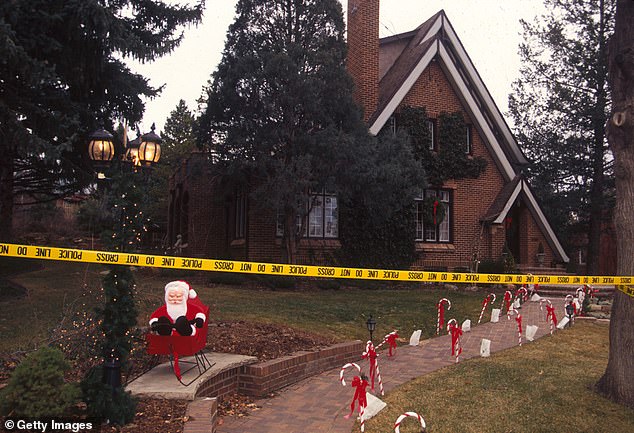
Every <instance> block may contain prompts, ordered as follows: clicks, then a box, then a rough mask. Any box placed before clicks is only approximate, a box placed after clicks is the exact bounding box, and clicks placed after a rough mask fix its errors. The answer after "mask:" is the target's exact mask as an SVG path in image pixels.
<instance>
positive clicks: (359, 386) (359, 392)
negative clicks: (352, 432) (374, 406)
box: [344, 374, 368, 431]
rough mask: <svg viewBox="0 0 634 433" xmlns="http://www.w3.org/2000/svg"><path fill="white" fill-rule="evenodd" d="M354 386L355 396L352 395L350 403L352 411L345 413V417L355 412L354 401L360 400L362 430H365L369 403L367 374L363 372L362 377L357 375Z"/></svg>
mask: <svg viewBox="0 0 634 433" xmlns="http://www.w3.org/2000/svg"><path fill="white" fill-rule="evenodd" d="M352 387H353V388H354V396H353V397H352V402H351V403H350V413H349V414H348V415H345V416H344V418H345V419H348V418H350V417H351V416H352V414H353V413H354V406H355V404H354V402H355V401H358V402H359V419H360V420H361V431H364V430H365V419H364V418H363V415H364V412H365V408H366V406H367V405H368V399H367V397H366V391H365V389H366V388H367V387H368V378H367V376H366V375H365V374H362V375H361V377H359V376H355V377H354V378H353V379H352Z"/></svg>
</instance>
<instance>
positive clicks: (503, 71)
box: [131, 0, 545, 133]
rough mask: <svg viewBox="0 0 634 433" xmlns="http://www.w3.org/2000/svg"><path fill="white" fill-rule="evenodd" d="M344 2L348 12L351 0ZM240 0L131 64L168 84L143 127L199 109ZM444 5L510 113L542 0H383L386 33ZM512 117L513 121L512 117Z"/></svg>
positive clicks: (209, 9) (219, 4)
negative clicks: (529, 26)
mask: <svg viewBox="0 0 634 433" xmlns="http://www.w3.org/2000/svg"><path fill="white" fill-rule="evenodd" d="M190 1H191V0H190ZM177 2H178V1H177ZM340 2H341V4H342V7H343V10H344V17H345V11H346V6H347V2H348V0H340ZM181 3H187V2H186V1H181ZM236 3H237V0H206V9H205V12H204V17H203V21H202V23H201V24H199V25H198V26H197V27H188V28H185V29H184V32H185V37H184V39H183V41H182V43H181V44H180V46H179V47H178V48H176V49H175V50H174V51H173V52H172V53H171V54H170V55H168V56H165V57H163V58H161V59H158V60H156V61H154V62H151V63H146V64H138V63H132V64H131V69H132V70H133V71H135V72H137V73H140V74H142V75H143V76H145V77H147V78H149V80H150V84H152V85H153V86H155V87H159V86H164V89H163V91H162V93H161V95H160V96H158V97H157V98H155V99H153V100H148V101H146V111H145V115H144V117H143V121H142V122H141V124H140V125H139V126H140V128H141V133H145V132H148V131H149V130H150V126H151V125H152V123H156V130H157V132H160V131H162V130H163V126H164V124H165V120H166V119H167V118H168V117H169V115H170V113H171V112H172V111H173V110H174V109H175V108H176V106H177V104H178V102H179V101H180V100H181V99H183V100H184V101H185V102H186V103H187V106H188V107H189V109H190V110H192V111H194V112H197V110H198V104H197V100H198V99H199V98H200V96H201V95H202V93H203V88H204V86H205V85H206V84H207V82H208V81H209V79H210V77H211V74H212V73H213V71H215V69H216V67H217V65H218V63H219V62H220V60H221V58H222V50H223V48H224V45H225V39H226V33H227V30H228V27H229V25H230V24H231V23H232V22H233V21H234V18H235V5H236ZM441 9H444V11H445V13H446V14H447V17H448V18H449V21H450V22H451V24H452V25H453V28H454V30H455V31H456V33H457V35H458V37H459V38H460V40H461V42H462V44H463V45H464V47H465V49H466V51H467V53H468V54H469V57H470V58H471V61H472V62H473V64H474V65H475V67H476V69H477V70H478V72H479V73H480V77H481V78H482V80H483V81H484V84H485V85H486V86H487V88H488V90H489V92H490V93H491V95H492V97H493V100H494V101H495V102H496V104H497V105H498V107H499V108H500V111H502V113H505V112H506V111H507V100H508V95H509V93H510V92H511V83H512V82H513V81H514V80H515V79H517V78H518V77H519V67H520V60H519V54H518V47H519V44H520V42H521V26H520V19H524V20H526V21H528V22H533V21H534V20H535V19H536V18H537V17H538V16H539V15H541V14H543V13H544V12H545V9H544V6H543V2H542V0H381V9H380V36H381V37H385V36H390V35H394V34H398V33H403V32H407V31H410V30H413V29H415V28H416V27H417V26H418V25H420V24H421V23H423V22H424V21H426V20H427V19H428V18H429V17H431V16H432V15H433V14H435V13H436V12H438V11H439V10H441ZM507 122H509V124H510V121H509V119H508V118H507Z"/></svg>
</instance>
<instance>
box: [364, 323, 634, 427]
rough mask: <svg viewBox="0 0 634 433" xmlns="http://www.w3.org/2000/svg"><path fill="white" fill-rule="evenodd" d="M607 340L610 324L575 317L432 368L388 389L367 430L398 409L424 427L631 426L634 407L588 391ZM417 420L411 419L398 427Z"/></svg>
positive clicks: (603, 361)
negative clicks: (544, 332)
mask: <svg viewBox="0 0 634 433" xmlns="http://www.w3.org/2000/svg"><path fill="white" fill-rule="evenodd" d="M608 341H609V340H608V325H607V324H602V323H595V322H584V321H581V320H578V321H577V322H576V324H575V326H573V327H572V328H570V329H566V330H565V331H564V332H557V333H556V334H555V335H554V336H553V337H544V338H541V339H539V340H537V341H535V342H534V343H530V344H525V345H523V346H522V347H515V348H512V349H509V350H506V351H503V352H499V353H496V354H493V355H492V356H491V358H475V359H471V360H467V361H464V362H461V363H460V364H457V365H455V366H451V367H448V368H445V369H442V370H439V371H436V372H434V373H432V374H429V375H426V376H423V377H421V378H418V379H415V380H412V381H410V382H408V383H406V384H404V385H402V386H400V387H399V388H397V389H395V390H393V391H391V392H390V393H389V394H388V395H387V396H386V397H385V399H384V401H385V402H386V403H387V407H386V408H385V409H384V410H383V411H381V412H380V413H379V414H378V415H377V416H376V417H375V418H373V419H371V420H369V421H368V422H366V429H365V431H366V432H367V433H386V432H391V431H393V426H394V422H395V421H396V419H397V418H398V416H399V415H401V414H402V413H404V412H406V411H414V412H416V413H418V414H420V415H421V416H422V417H423V418H424V419H425V421H426V423H427V431H428V433H435V432H439V433H447V432H460V433H463V432H464V433H471V432H473V433H500V432H513V433H523V432H526V433H542V432H543V433H551V432H562V433H582V432H588V433H591V432H592V433H616V432H619V433H625V432H634V411H633V410H631V409H627V408H625V407H623V406H620V405H617V404H615V403H612V402H611V401H609V400H607V399H605V398H603V397H601V396H599V395H598V394H596V393H595V392H594V391H593V390H592V387H593V386H594V384H595V383H596V382H597V381H598V380H599V377H600V376H601V375H602V374H603V372H604V371H605V367H606V365H607V359H608ZM415 427H416V422H415V420H413V419H409V420H406V421H404V422H403V424H402V427H401V429H400V431H401V432H402V433H408V432H417V433H418V432H420V426H418V429H417V428H415ZM352 431H353V432H354V431H358V423H357V425H356V426H355V429H353V430H352Z"/></svg>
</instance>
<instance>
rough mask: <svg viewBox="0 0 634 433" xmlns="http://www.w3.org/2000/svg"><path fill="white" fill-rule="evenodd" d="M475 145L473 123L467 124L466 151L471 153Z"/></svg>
mask: <svg viewBox="0 0 634 433" xmlns="http://www.w3.org/2000/svg"><path fill="white" fill-rule="evenodd" d="M471 152H473V147H472V144H471V125H465V153H467V154H469V155H471Z"/></svg>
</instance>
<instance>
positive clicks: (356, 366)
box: [339, 362, 361, 386]
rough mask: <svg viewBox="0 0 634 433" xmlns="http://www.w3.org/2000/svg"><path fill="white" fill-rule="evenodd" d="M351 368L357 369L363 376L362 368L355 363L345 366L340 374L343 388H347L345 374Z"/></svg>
mask: <svg viewBox="0 0 634 433" xmlns="http://www.w3.org/2000/svg"><path fill="white" fill-rule="evenodd" d="M349 367H354V368H356V369H357V371H358V372H359V374H361V367H359V365H358V364H355V363H354V362H350V363H348V364H346V365H344V366H343V367H341V371H340V372H339V381H340V382H341V384H342V385H343V386H346V381H345V380H344V378H343V372H344V371H345V370H346V368H349Z"/></svg>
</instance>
